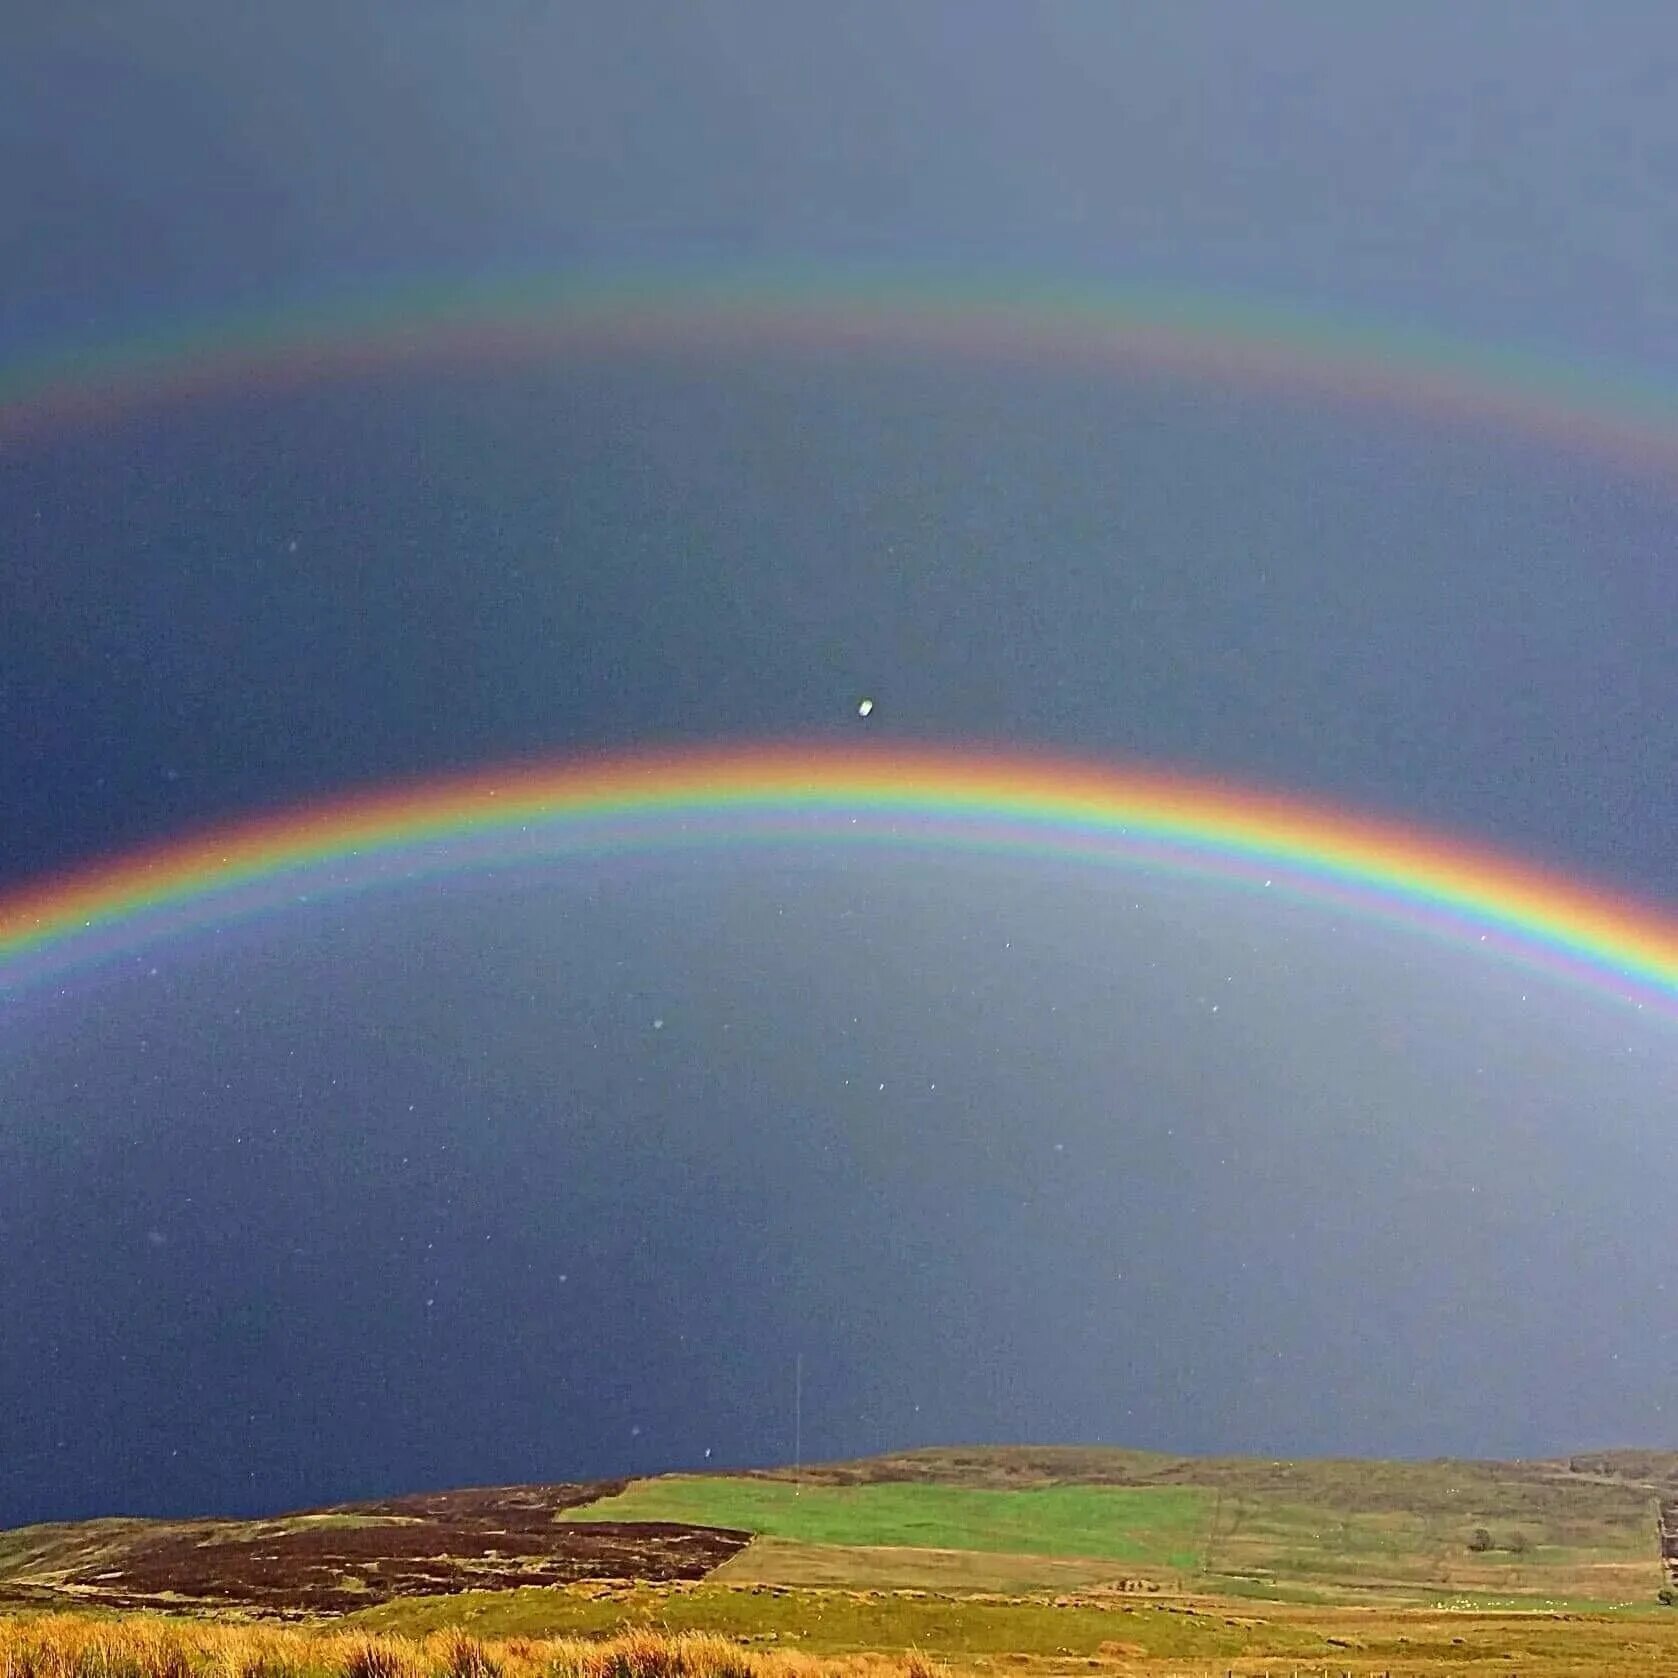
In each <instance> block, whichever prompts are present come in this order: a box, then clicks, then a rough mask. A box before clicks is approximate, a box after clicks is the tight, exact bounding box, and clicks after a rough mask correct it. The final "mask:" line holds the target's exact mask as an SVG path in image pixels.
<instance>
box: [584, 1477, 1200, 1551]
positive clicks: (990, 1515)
mask: <svg viewBox="0 0 1678 1678" xmlns="http://www.w3.org/2000/svg"><path fill="white" fill-rule="evenodd" d="M1211 1501H1212V1499H1211V1496H1210V1494H1208V1493H1207V1492H1204V1491H1200V1490H1197V1489H1194V1488H1190V1487H1181V1486H1177V1487H1148V1488H1140V1489H1138V1488H1131V1487H1118V1486H1036V1487H1030V1488H1027V1489H1024V1490H1021V1491H991V1490H988V1489H982V1488H977V1487H971V1486H911V1485H891V1484H878V1485H862V1486H807V1487H800V1486H795V1485H790V1484H788V1483H786V1482H784V1481H773V1480H753V1479H743V1478H734V1477H725V1476H717V1477H715V1478H709V1477H703V1476H699V1475H670V1476H666V1477H664V1478H661V1479H657V1480H638V1481H636V1482H635V1483H634V1484H632V1485H631V1486H629V1487H627V1488H626V1489H625V1490H624V1491H623V1492H622V1493H621V1494H620V1495H619V1496H617V1497H609V1498H605V1499H602V1500H601V1501H600V1502H599V1503H593V1504H589V1505H587V1506H586V1507H584V1508H581V1509H577V1510H574V1511H572V1512H571V1515H572V1518H573V1519H576V1520H597V1521H691V1522H694V1523H695V1524H699V1525H708V1526H722V1527H738V1528H743V1529H744V1530H746V1531H748V1532H756V1533H763V1534H766V1535H769V1536H772V1537H776V1538H788V1539H794V1540H799V1541H802V1542H804V1543H810V1544H830V1545H831V1544H844V1545H868V1546H877V1545H903V1546H910V1547H914V1548H918V1549H930V1550H989V1551H997V1552H1000V1553H1002V1554H1006V1555H1021V1556H1092V1557H1100V1558H1103V1559H1106V1560H1112V1561H1121V1562H1129V1561H1134V1562H1143V1563H1147V1564H1149V1565H1152V1566H1155V1567H1166V1568H1178V1569H1185V1568H1191V1567H1193V1566H1194V1565H1195V1563H1196V1555H1197V1551H1198V1544H1199V1539H1200V1535H1201V1534H1202V1533H1203V1532H1204V1531H1205V1530H1206V1524H1207V1514H1208V1511H1209V1509H1210V1505H1211Z"/></svg>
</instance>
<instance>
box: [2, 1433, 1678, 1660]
mask: <svg viewBox="0 0 1678 1678" xmlns="http://www.w3.org/2000/svg"><path fill="white" fill-rule="evenodd" d="M1663 1504H1664V1505H1665V1506H1666V1507H1667V1509H1668V1511H1669V1525H1672V1524H1674V1523H1675V1522H1678V1513H1674V1512H1675V1511H1678V1453H1659V1452H1649V1451H1642V1452H1629V1451H1628V1452H1599V1453H1594V1454H1591V1455H1588V1456H1578V1457H1574V1458H1571V1459H1566V1460H1559V1461H1550V1462H1463V1461H1436V1462H1365V1461H1331V1460H1304V1461H1271V1460H1266V1459H1244V1458H1190V1457H1177V1456H1169V1455H1161V1454H1157V1453H1147V1452H1138V1451H1124V1450H1116V1449H1095V1448H1088V1449H1086V1448H1073V1447H1043V1448H1019V1449H990V1448H976V1447H967V1448H949V1449H938V1450H921V1451H907V1452H899V1453H894V1454H891V1455H887V1456H881V1457H875V1458H869V1459H866V1460H863V1461H857V1462H839V1463H826V1464H818V1465H815V1466H813V1467H805V1468H802V1469H800V1470H799V1471H798V1472H797V1473H796V1474H795V1473H794V1472H793V1471H791V1470H787V1469H765V1470H753V1471H748V1472H743V1473H735V1474H705V1475H697V1474H677V1475H666V1476H659V1477H656V1478H651V1479H642V1480H634V1481H615V1482H609V1483H598V1484H592V1485H564V1486H526V1487H502V1488H498V1489H490V1490H481V1491H470V1492H444V1493H436V1494H430V1495H425V1496H419V1497H410V1498H397V1499H390V1500H386V1501H383V1502H377V1503H362V1504H351V1505H340V1506H335V1507H333V1508H328V1509H319V1510H311V1511H304V1512H301V1513H298V1514H293V1515H287V1516H278V1517H275V1518H273V1519H270V1520H262V1521H130V1520H110V1521H95V1522H84V1523H75V1524H67V1525H57V1526H40V1527H31V1528H23V1529H19V1530H16V1531H13V1532H6V1533H0V1607H4V1606H5V1605H6V1604H10V1605H12V1606H14V1607H18V1606H47V1607H52V1606H72V1607H102V1608H136V1607H141V1608H143V1607H169V1608H171V1609H176V1610H179V1609H192V1610H199V1611H222V1610H227V1609H246V1610H254V1611H256V1612H259V1613H265V1614H270V1615H273V1614H281V1615H292V1616H299V1617H307V1616H318V1615H323V1614H325V1615H339V1616H353V1617H355V1618H356V1619H357V1620H358V1621H363V1620H365V1621H366V1622H368V1623H371V1624H377V1625H379V1626H381V1627H384V1628H385V1629H394V1630H403V1629H431V1628H434V1627H437V1626H441V1625H444V1624H448V1623H451V1622H452V1621H453V1620H457V1619H459V1618H460V1617H462V1616H470V1617H472V1619H473V1622H474V1623H475V1624H479V1625H481V1626H482V1628H483V1629H485V1630H486V1631H487V1630H496V1631H498V1632H501V1633H504V1634H507V1635H545V1634H550V1633H551V1634H569V1633H588V1634H594V1633H596V1632H599V1631H602V1630H606V1629H610V1628H611V1627H612V1626H613V1625H617V1624H622V1623H624V1622H625V1621H626V1620H628V1621H635V1620H637V1619H640V1620H650V1621H656V1622H657V1623H659V1624H669V1625H672V1626H675V1627H677V1628H679V1629H691V1630H696V1631H703V1630H717V1631H724V1632H727V1633H728V1634H729V1635H763V1636H770V1635H774V1636H776V1637H780V1636H783V1635H785V1636H789V1637H791V1636H799V1637H808V1636H817V1637H827V1638H828V1639H829V1640H830V1641H831V1642H833V1644H834V1646H835V1647H858V1648H861V1647H870V1646H876V1645H875V1644H874V1643H871V1642H870V1640H871V1639H874V1640H877V1639H880V1638H885V1639H886V1646H903V1644H904V1643H906V1642H913V1641H915V1640H916V1639H921V1640H923V1641H925V1642H926V1643H927V1646H938V1645H940V1644H941V1643H944V1644H948V1643H951V1640H953V1646H955V1647H969V1646H970V1645H972V1644H973V1642H974V1640H975V1639H976V1640H977V1643H978V1644H979V1645H983V1646H985V1647H995V1648H1003V1647H1008V1646H1015V1645H1018V1644H1020V1643H1022V1642H1023V1644H1024V1645H1026V1646H1031V1647H1035V1646H1037V1645H1038V1644H1039V1643H1042V1642H1043V1641H1044V1640H1045V1639H1059V1641H1058V1642H1054V1643H1052V1647H1053V1648H1057V1649H1058V1648H1060V1647H1063V1646H1066V1639H1067V1638H1068V1637H1073V1638H1074V1641H1075V1642H1076V1641H1079V1640H1086V1641H1087V1640H1088V1639H1089V1638H1095V1641H1096V1642H1097V1643H1099V1642H1100V1641H1101V1639H1100V1638H1099V1637H1097V1636H1096V1633H1097V1632H1098V1631H1099V1630H1100V1627H1101V1626H1102V1625H1103V1624H1105V1623H1106V1621H1107V1618H1108V1617H1109V1616H1110V1615H1111V1614H1112V1613H1113V1612H1115V1611H1116V1610H1115V1607H1114V1605H1115V1604H1120V1605H1135V1604H1138V1603H1143V1604H1146V1603H1148V1602H1150V1601H1152V1602H1154V1603H1155V1604H1165V1603H1167V1601H1168V1599H1169V1600H1171V1601H1177V1602H1182V1601H1185V1600H1188V1599H1195V1598H1203V1597H1217V1598H1221V1599H1224V1600H1229V1599H1246V1600H1249V1601H1252V1602H1258V1601H1268V1602H1271V1603H1287V1602H1293V1603H1299V1604H1332V1603H1339V1604H1348V1605H1351V1604H1356V1605H1362V1606H1363V1607H1365V1608H1374V1607H1381V1608H1400V1607H1404V1606H1406V1605H1411V1606H1415V1605H1423V1606H1441V1605H1474V1606H1478V1607H1481V1608H1488V1609H1489V1608H1496V1607H1500V1606H1506V1607H1510V1608H1524V1609H1533V1608H1541V1607H1545V1606H1565V1607H1568V1608H1572V1609H1586V1608H1591V1607H1597V1608H1611V1607H1616V1606H1618V1605H1633V1606H1646V1607H1653V1606H1654V1604H1655V1601H1656V1598H1657V1593H1658V1591H1659V1590H1660V1588H1661V1585H1662V1582H1663V1573H1662V1562H1661V1556H1660V1545H1659V1538H1658V1524H1657V1515H1658V1511H1659V1510H1660V1508H1661V1507H1662V1505H1663ZM1050 1610H1053V1612H1052V1613H1050V1616H1049V1619H1048V1620H1043V1621H1042V1622H1041V1623H1039V1617H1040V1616H1042V1615H1043V1614H1045V1613H1049V1611H1050ZM1124 1611H1125V1612H1130V1611H1131V1608H1130V1607H1129V1606H1126V1607H1125V1608H1124ZM1178 1611H1179V1610H1176V1609H1174V1610H1173V1612H1178ZM1675 1618H1678V1616H1675ZM1085 1621H1087V1622H1088V1623H1087V1625H1086V1624H1085V1623H1084V1622H1085ZM754 1626H755V1627H757V1628H758V1631H757V1632H755V1633H752V1632H748V1631H747V1630H745V1629H743V1628H749V1627H754ZM1080 1626H1081V1627H1082V1628H1083V1629H1082V1630H1079V1629H1078V1628H1079V1627H1080ZM893 1627H895V1628H896V1629H895V1631H893V1630H892V1628H893ZM823 1628H825V1629H823ZM1074 1633H1076V1635H1075V1636H1074ZM894 1637H895V1638H896V1639H897V1641H896V1642H895V1643H894V1642H893V1641H892V1639H893V1638H894Z"/></svg>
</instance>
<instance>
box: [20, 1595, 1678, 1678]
mask: <svg viewBox="0 0 1678 1678" xmlns="http://www.w3.org/2000/svg"><path fill="white" fill-rule="evenodd" d="M1176 1612H1177V1613H1179V1614H1182V1613H1196V1612H1197V1613H1200V1614H1202V1615H1206V1614H1214V1617H1216V1618H1218V1619H1219V1622H1220V1623H1222V1624H1224V1625H1230V1626H1234V1625H1241V1626H1245V1627H1250V1628H1253V1630H1254V1634H1255V1641H1254V1642H1253V1644H1252V1645H1251V1646H1249V1647H1248V1648H1247V1649H1246V1650H1244V1651H1243V1652H1240V1653H1234V1654H1227V1655H1221V1656H1219V1657H1218V1658H1217V1659H1216V1660H1209V1659H1207V1658H1205V1657H1201V1658H1193V1657H1189V1658H1185V1657H1184V1656H1183V1655H1181V1654H1166V1653H1163V1652H1161V1651H1158V1650H1155V1651H1153V1652H1152V1653H1150V1651H1149V1649H1148V1648H1147V1647H1146V1645H1145V1644H1143V1643H1141V1642H1135V1641H1131V1640H1129V1639H1127V1638H1114V1639H1111V1640H1108V1641H1104V1642H1103V1643H1102V1644H1101V1646H1100V1649H1099V1651H1097V1652H1096V1653H1095V1654H1094V1655H1093V1656H1090V1657H1077V1658H1073V1657H1071V1656H1070V1653H1069V1652H1063V1653H1062V1654H1061V1655H1060V1656H1059V1657H1058V1658H1057V1657H1056V1656H1055V1655H1043V1654H1038V1655H1025V1654H1006V1653H1004V1654H995V1655H990V1656H986V1657H982V1658H974V1659H972V1660H970V1661H964V1662H963V1663H962V1664H961V1667H960V1668H959V1670H960V1671H961V1672H963V1673H966V1674H968V1675H970V1678H1074V1675H1092V1678H1226V1674H1227V1675H1233V1678H1342V1675H1343V1674H1349V1675H1354V1678H1447V1675H1448V1678H1468V1675H1473V1678H1510V1675H1511V1674H1516V1673H1518V1674H1520V1675H1521V1678H1632V1675H1633V1674H1636V1675H1638V1678H1644V1675H1648V1674H1656V1673H1669V1672H1675V1671H1678V1615H1673V1616H1672V1617H1671V1618H1670V1620H1668V1619H1666V1618H1664V1617H1662V1616H1643V1617H1640V1618H1637V1619H1626V1620H1620V1621H1613V1620H1610V1619H1607V1618H1603V1617H1595V1618H1585V1617H1576V1616H1571V1615H1570V1616H1551V1615H1537V1614H1521V1615H1514V1614H1505V1615H1492V1614H1474V1613H1470V1614H1462V1615H1457V1614H1451V1613H1440V1612H1432V1613H1424V1612H1420V1611H1416V1610H1408V1611H1402V1610H1401V1611H1397V1612H1393V1613H1385V1612H1370V1611H1361V1612H1360V1611H1358V1610H1353V1609H1343V1608H1342V1609H1330V1610H1318V1611H1314V1610H1308V1609H1303V1608H1295V1609H1291V1610H1288V1611H1286V1613H1285V1615H1284V1617H1283V1618H1282V1619H1281V1620H1279V1621H1274V1622H1268V1623H1266V1622H1261V1621H1259V1620H1257V1619H1239V1620H1237V1619H1235V1618H1230V1617H1228V1614H1227V1609H1226V1610H1218V1611H1216V1613H1214V1610H1213V1609H1212V1608H1211V1606H1210V1604H1208V1605H1206V1606H1204V1607H1202V1608H1201V1609H1199V1610H1191V1609H1189V1608H1187V1607H1186V1606H1179V1607H1178V1608H1177V1610H1176ZM1302 1630H1305V1631H1308V1632H1309V1633H1310V1640H1311V1641H1313V1642H1315V1644H1316V1647H1315V1648H1314V1649H1313V1650H1311V1651H1310V1652H1308V1653H1307V1652H1305V1651H1303V1650H1301V1649H1300V1648H1299V1636H1298V1634H1299V1633H1300V1632H1301V1631H1302ZM1289 1643H1291V1644H1293V1645H1294V1647H1293V1649H1292V1650H1291V1651H1289V1652H1284V1648H1285V1647H1286V1645H1287V1644H1289ZM955 1670H957V1669H954V1668H951V1669H942V1668H940V1669H935V1668H934V1667H933V1666H932V1665H931V1664H930V1663H929V1662H928V1661H927V1660H926V1659H924V1658H923V1657H922V1656H920V1655H918V1654H914V1653H909V1654H906V1655H903V1654H900V1655H894V1656H887V1655H878V1654H852V1655H826V1656H821V1655H813V1654H801V1653H796V1652H791V1651H768V1650H761V1649H755V1648H754V1649H748V1648H745V1647H743V1646H742V1645H740V1644H739V1643H736V1642H732V1641H730V1640H729V1639H727V1638H723V1637H718V1636H714V1635H708V1634H703V1633H699V1634H692V1633H689V1634H681V1635H675V1636H671V1635H665V1634H662V1633H658V1632H653V1631H649V1630H639V1631H632V1632H629V1633H627V1634H624V1635H618V1636H612V1637H603V1638H600V1639H596V1640H587V1639H579V1638H530V1637H509V1638H496V1639H491V1638H477V1637H472V1636H469V1635H466V1634H465V1633H463V1632H461V1631H459V1630H454V1629H450V1630H444V1631H438V1632H434V1633H431V1634H430V1635H427V1636H424V1637H400V1636H394V1635H385V1634H377V1635H370V1634H368V1633H366V1632H355V1631H350V1630H346V1629H344V1628H343V1627H341V1626H332V1625H309V1626H299V1625H292V1626H284V1625H276V1624H271V1623H264V1624H250V1623H240V1624H229V1623H226V1622H209V1621H202V1620H188V1619H174V1618H165V1617H163V1616H160V1615H132V1616H128V1617H125V1618H112V1619H97V1618H94V1617H92V1616H88V1615H67V1614H66V1615H39V1616H33V1617H31V1616H19V1617H16V1618H10V1619H8V1618H5V1617H4V1616H0V1678H940V1675H941V1673H945V1672H949V1673H953V1672H954V1671H955Z"/></svg>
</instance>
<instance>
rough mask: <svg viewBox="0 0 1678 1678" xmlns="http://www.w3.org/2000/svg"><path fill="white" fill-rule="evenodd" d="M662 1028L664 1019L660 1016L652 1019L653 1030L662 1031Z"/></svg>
mask: <svg viewBox="0 0 1678 1678" xmlns="http://www.w3.org/2000/svg"><path fill="white" fill-rule="evenodd" d="M663 1029H664V1021H663V1019H662V1018H659V1019H656V1020H654V1021H653V1030H654V1031H663Z"/></svg>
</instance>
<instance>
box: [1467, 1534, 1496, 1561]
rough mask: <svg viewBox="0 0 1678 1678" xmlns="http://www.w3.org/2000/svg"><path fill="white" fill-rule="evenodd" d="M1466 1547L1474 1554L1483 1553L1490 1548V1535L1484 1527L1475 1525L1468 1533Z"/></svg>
mask: <svg viewBox="0 0 1678 1678" xmlns="http://www.w3.org/2000/svg"><path fill="white" fill-rule="evenodd" d="M1468 1547H1469V1549H1471V1550H1472V1551H1473V1552H1474V1553H1475V1555H1477V1556H1478V1555H1483V1554H1484V1553H1485V1552H1486V1551H1487V1550H1489V1549H1491V1548H1492V1535H1491V1534H1490V1533H1489V1532H1487V1531H1486V1529H1485V1528H1484V1527H1476V1528H1475V1529H1474V1530H1473V1531H1472V1532H1471V1533H1470V1534H1469V1535H1468Z"/></svg>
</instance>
